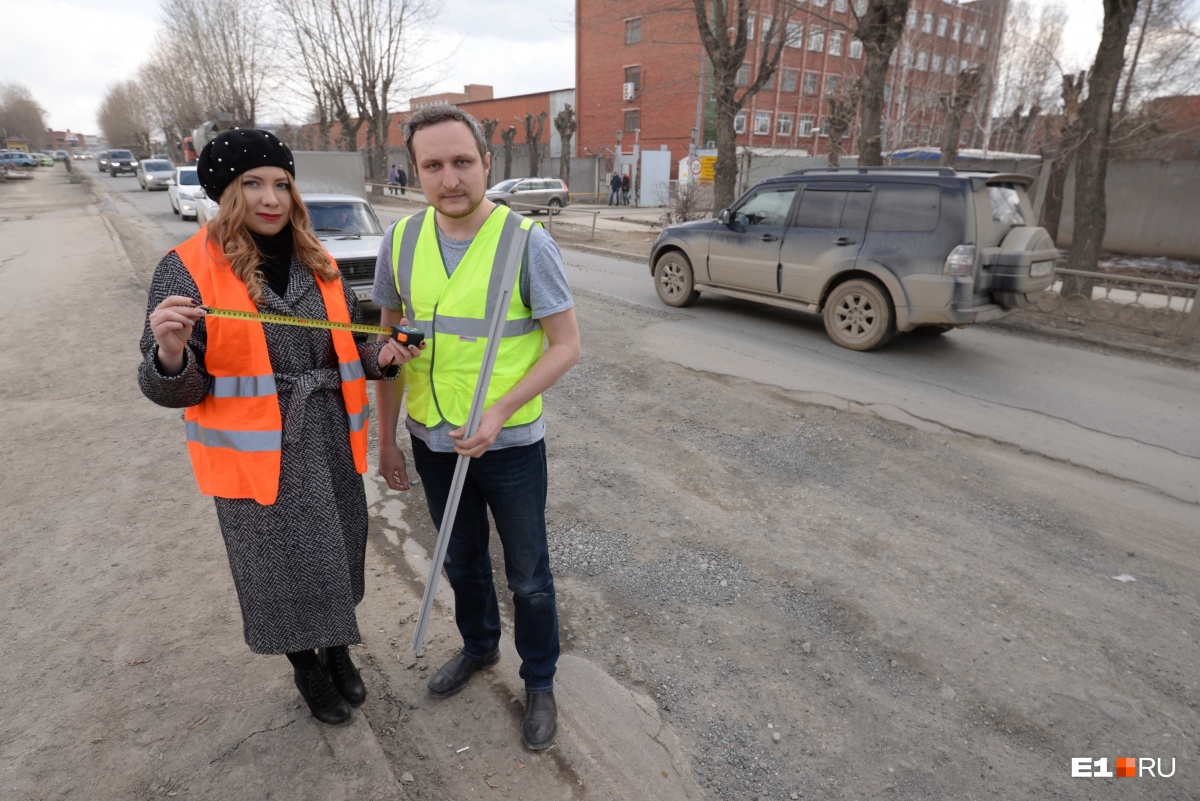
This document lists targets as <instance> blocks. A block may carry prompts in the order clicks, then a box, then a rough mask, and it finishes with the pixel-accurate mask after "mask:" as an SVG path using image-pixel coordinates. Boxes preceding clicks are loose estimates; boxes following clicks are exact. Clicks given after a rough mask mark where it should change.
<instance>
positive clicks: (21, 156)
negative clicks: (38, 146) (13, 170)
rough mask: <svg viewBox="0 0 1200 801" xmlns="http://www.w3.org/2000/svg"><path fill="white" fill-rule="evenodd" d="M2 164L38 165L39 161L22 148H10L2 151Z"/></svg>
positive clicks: (17, 165) (0, 158)
mask: <svg viewBox="0 0 1200 801" xmlns="http://www.w3.org/2000/svg"><path fill="white" fill-rule="evenodd" d="M0 166H3V167H36V166H37V161H36V160H35V159H34V158H33V156H31V155H29V154H28V153H25V152H23V151H20V150H8V151H5V152H4V153H0Z"/></svg>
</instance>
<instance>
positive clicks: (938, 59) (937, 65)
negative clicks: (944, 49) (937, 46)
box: [929, 53, 942, 72]
mask: <svg viewBox="0 0 1200 801" xmlns="http://www.w3.org/2000/svg"><path fill="white" fill-rule="evenodd" d="M929 70H930V72H941V71H942V54H941V53H934V54H933V58H932V59H930V63H929Z"/></svg>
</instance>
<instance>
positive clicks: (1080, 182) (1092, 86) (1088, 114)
mask: <svg viewBox="0 0 1200 801" xmlns="http://www.w3.org/2000/svg"><path fill="white" fill-rule="evenodd" d="M1136 12H1137V0H1104V30H1103V33H1102V34H1101V36H1100V47H1099V49H1098V50H1097V51H1096V60H1095V62H1093V64H1092V73H1091V75H1090V76H1089V77H1088V94H1087V99H1086V100H1084V101H1083V104H1082V105H1081V106H1080V108H1079V123H1080V125H1079V137H1080V142H1079V152H1078V155H1077V156H1076V159H1075V225H1074V230H1073V231H1072V236H1071V252H1070V254H1069V255H1068V257H1067V268H1068V269H1071V270H1094V269H1095V268H1096V262H1097V261H1098V260H1099V258H1100V249H1101V247H1102V246H1103V244H1104V231H1105V229H1106V227H1107V225H1108V218H1107V210H1106V208H1105V202H1106V198H1105V193H1104V180H1105V178H1106V176H1107V174H1108V143H1109V137H1110V136H1111V134H1112V112H1113V101H1114V100H1115V99H1116V96H1117V86H1118V85H1119V83H1120V81H1121V69H1122V67H1123V66H1124V63H1125V43H1126V41H1127V40H1128V38H1129V29H1130V26H1131V25H1132V24H1133V17H1134V14H1135V13H1136Z"/></svg>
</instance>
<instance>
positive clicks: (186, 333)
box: [150, 295, 204, 375]
mask: <svg viewBox="0 0 1200 801" xmlns="http://www.w3.org/2000/svg"><path fill="white" fill-rule="evenodd" d="M203 316H204V309H202V308H201V307H200V301H198V300H194V299H192V298H185V297H183V296H182V295H171V296H170V297H167V298H164V299H163V301H162V303H160V304H158V305H157V306H155V307H154V311H152V312H150V332H151V333H152V334H154V341H155V342H156V343H158V365H159V367H160V368H161V369H162V370H163V373H164V374H166V375H178V374H179V373H180V372H181V371H182V370H183V351H184V348H185V347H186V346H187V342H188V339H190V338H191V336H192V326H194V325H195V324H196V321H197V320H199V319H200V318H201V317H203Z"/></svg>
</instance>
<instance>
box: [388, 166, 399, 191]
mask: <svg viewBox="0 0 1200 801" xmlns="http://www.w3.org/2000/svg"><path fill="white" fill-rule="evenodd" d="M399 188H400V171H399V170H397V169H396V165H395V164H393V165H392V169H390V170H389V171H388V194H391V195H395V194H397V193H398V191H399Z"/></svg>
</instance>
